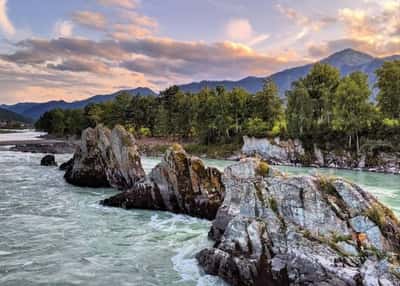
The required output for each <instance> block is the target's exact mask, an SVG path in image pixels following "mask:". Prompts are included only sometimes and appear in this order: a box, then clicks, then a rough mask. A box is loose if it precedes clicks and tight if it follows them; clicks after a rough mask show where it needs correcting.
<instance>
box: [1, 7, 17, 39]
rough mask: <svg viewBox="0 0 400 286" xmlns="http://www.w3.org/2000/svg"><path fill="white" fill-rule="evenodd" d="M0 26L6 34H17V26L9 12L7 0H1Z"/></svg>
mask: <svg viewBox="0 0 400 286" xmlns="http://www.w3.org/2000/svg"><path fill="white" fill-rule="evenodd" d="M0 27H1V29H2V30H3V33H4V34H5V35H6V36H13V35H15V28H14V26H13V24H12V23H11V21H10V19H9V18H8V14H7V0H0Z"/></svg>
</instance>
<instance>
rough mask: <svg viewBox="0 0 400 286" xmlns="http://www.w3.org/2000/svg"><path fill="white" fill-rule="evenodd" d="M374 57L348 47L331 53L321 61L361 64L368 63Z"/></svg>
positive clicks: (351, 64)
mask: <svg viewBox="0 0 400 286" xmlns="http://www.w3.org/2000/svg"><path fill="white" fill-rule="evenodd" d="M374 59H375V58H374V57H373V56H371V55H369V54H366V53H363V52H360V51H357V50H354V49H351V48H348V49H344V50H342V51H339V52H336V53H334V54H332V55H330V56H329V57H327V58H326V59H324V60H322V61H321V62H324V63H329V64H332V63H335V65H336V66H343V65H346V66H359V65H364V64H367V63H369V62H371V61H373V60H374Z"/></svg>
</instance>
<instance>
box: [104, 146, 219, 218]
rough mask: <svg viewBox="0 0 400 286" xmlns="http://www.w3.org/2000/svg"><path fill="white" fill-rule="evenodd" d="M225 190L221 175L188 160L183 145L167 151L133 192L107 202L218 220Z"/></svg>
mask: <svg viewBox="0 0 400 286" xmlns="http://www.w3.org/2000/svg"><path fill="white" fill-rule="evenodd" d="M224 193H225V188H224V186H223V184H222V181H221V173H220V172H219V171H218V170H217V169H215V168H207V167H205V165H204V163H203V162H202V161H201V160H200V159H199V158H197V157H191V156H188V154H187V153H186V152H185V150H183V148H182V147H181V146H180V145H174V146H172V147H171V148H170V149H169V150H167V152H166V154H165V156H164V157H163V159H162V162H161V163H160V164H158V165H157V166H156V167H155V168H154V169H153V170H152V171H151V172H150V174H149V175H148V177H147V178H145V179H144V180H142V181H140V182H139V183H137V184H136V185H135V186H133V187H132V188H131V189H130V190H128V191H126V192H123V193H121V194H118V195H116V196H114V197H112V198H109V199H106V200H104V201H103V202H102V203H103V205H106V206H113V207H123V208H127V209H130V208H141V209H153V210H165V211H171V212H174V213H181V214H188V215H191V216H195V217H200V218H206V219H210V220H211V219H214V218H215V215H216V213H217V211H218V208H219V207H220V205H221V204H222V200H223V197H224Z"/></svg>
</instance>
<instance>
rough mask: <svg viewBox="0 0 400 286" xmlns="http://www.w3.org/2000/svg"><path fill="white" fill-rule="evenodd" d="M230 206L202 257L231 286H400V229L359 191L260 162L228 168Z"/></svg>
mask: <svg viewBox="0 0 400 286" xmlns="http://www.w3.org/2000/svg"><path fill="white" fill-rule="evenodd" d="M223 183H224V185H225V188H226V195H225V200H224V203H223V204H222V206H221V207H220V209H219V211H218V213H217V216H216V219H215V221H214V222H213V226H212V229H211V231H210V237H211V238H213V239H214V240H215V242H216V244H215V246H214V247H212V248H208V249H205V250H203V251H201V252H200V253H199V254H198V255H197V259H198V261H199V263H200V265H201V266H202V267H203V268H204V269H205V271H206V272H207V273H209V274H213V275H218V276H220V277H222V278H224V279H225V280H226V281H228V282H229V283H230V284H231V285H276V286H278V285H338V286H340V285H343V286H344V285H354V286H356V285H357V286H358V285H365V286H367V285H368V286H370V285H371V286H372V285H377V286H378V285H393V286H394V285H400V280H399V277H400V276H399V274H400V268H399V267H398V264H397V263H398V259H399V254H400V252H399V251H400V235H399V233H400V224H399V223H398V221H397V219H396V217H395V216H394V215H393V213H392V212H391V211H390V210H388V209H387V208H386V207H385V206H383V205H382V204H380V203H379V202H378V201H377V200H376V199H375V198H374V197H373V196H371V195H370V194H368V193H367V192H365V191H363V190H362V189H361V188H359V187H358V186H356V185H354V184H352V183H350V182H347V181H345V180H343V179H338V178H325V177H314V176H287V175H285V174H282V173H279V172H278V171H275V170H274V169H273V168H270V167H268V165H266V164H265V163H262V162H260V161H259V160H256V159H245V160H244V161H241V162H240V163H238V164H235V165H233V166H231V167H228V168H227V169H226V170H225V173H224V176H223Z"/></svg>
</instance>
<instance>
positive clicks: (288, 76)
mask: <svg viewBox="0 0 400 286" xmlns="http://www.w3.org/2000/svg"><path fill="white" fill-rule="evenodd" d="M394 60H400V55H393V56H390V57H386V58H375V57H373V56H371V55H368V54H366V53H362V52H359V51H356V50H353V49H346V50H343V51H340V52H337V53H334V54H333V55H331V56H329V57H327V58H325V59H322V60H321V61H320V62H322V63H327V64H330V65H332V66H334V67H336V68H337V69H339V71H340V73H341V75H342V76H345V75H348V74H349V73H352V72H354V71H362V72H364V73H366V74H367V75H368V78H369V85H370V87H371V89H373V97H372V100H374V99H375V96H376V94H377V92H378V91H377V90H376V89H374V85H375V83H376V75H375V71H376V70H377V69H378V68H380V67H381V66H382V64H383V63H384V62H385V61H394ZM314 64H315V63H313V64H308V65H304V66H300V67H295V68H291V69H286V70H284V71H281V72H278V73H275V74H272V75H270V76H268V77H254V76H249V77H246V78H243V79H241V80H238V81H230V80H223V81H201V82H193V83H189V84H184V85H180V86H179V87H180V89H181V90H183V91H185V92H193V93H194V92H198V91H200V90H201V89H203V88H206V87H208V88H216V87H217V86H224V87H225V88H226V89H227V90H232V89H233V88H235V87H240V88H243V89H245V90H247V91H248V92H250V93H255V92H257V91H260V90H261V89H262V86H263V83H264V80H265V79H267V78H270V79H272V80H273V81H274V82H275V83H276V84H277V86H278V88H279V94H280V96H281V97H284V95H285V92H286V91H287V90H289V89H290V88H291V85H292V83H293V81H296V80H298V79H299V78H302V77H305V76H306V75H307V73H308V72H309V71H310V69H311V68H312V67H313V65H314ZM124 91H126V92H128V93H130V94H132V95H138V94H142V95H156V93H155V92H154V91H152V90H151V89H149V88H141V87H140V88H135V89H131V90H124ZM120 92H121V91H119V92H116V93H113V94H108V95H96V96H93V97H90V98H88V99H86V100H81V101H74V102H65V101H49V102H45V103H18V104H15V105H2V106H0V107H2V108H5V109H8V110H11V111H13V112H16V113H18V114H21V115H23V116H25V117H29V118H33V119H38V118H39V117H40V116H41V115H42V114H43V113H45V112H46V111H49V110H51V109H54V108H63V109H76V108H83V107H85V106H86V105H88V104H89V103H100V102H105V101H109V100H113V99H114V98H115V97H116V96H117V95H118V94H119V93H120Z"/></svg>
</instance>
